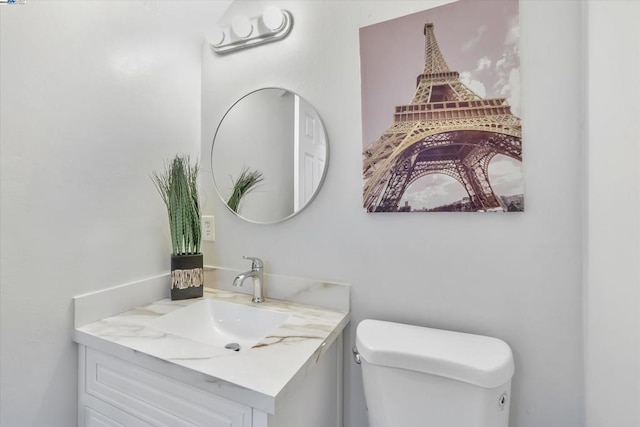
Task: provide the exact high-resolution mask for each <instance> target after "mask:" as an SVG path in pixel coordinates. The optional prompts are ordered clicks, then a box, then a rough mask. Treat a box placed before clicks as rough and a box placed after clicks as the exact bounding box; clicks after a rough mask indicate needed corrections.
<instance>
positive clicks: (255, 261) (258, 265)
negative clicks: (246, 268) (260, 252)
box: [242, 256, 264, 270]
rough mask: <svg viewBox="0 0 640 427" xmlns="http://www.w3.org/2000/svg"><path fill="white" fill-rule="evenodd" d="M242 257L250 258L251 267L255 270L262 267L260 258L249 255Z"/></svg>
mask: <svg viewBox="0 0 640 427" xmlns="http://www.w3.org/2000/svg"><path fill="white" fill-rule="evenodd" d="M242 258H244V259H250V260H251V269H252V270H256V269H258V268H264V262H262V260H261V259H260V258H256V257H251V256H243V257H242Z"/></svg>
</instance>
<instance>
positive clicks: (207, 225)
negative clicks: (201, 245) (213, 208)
mask: <svg viewBox="0 0 640 427" xmlns="http://www.w3.org/2000/svg"><path fill="white" fill-rule="evenodd" d="M202 240H204V241H205V242H215V240H216V227H215V222H214V221H213V215H211V216H204V215H203V216H202Z"/></svg>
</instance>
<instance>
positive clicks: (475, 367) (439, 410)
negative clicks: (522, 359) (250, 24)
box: [354, 320, 514, 427]
mask: <svg viewBox="0 0 640 427" xmlns="http://www.w3.org/2000/svg"><path fill="white" fill-rule="evenodd" d="M356 351H357V352H358V353H359V359H360V361H361V365H362V379H363V385H364V393H365V400H366V403H367V411H368V418H369V427H395V426H403V427H423V426H437V427H507V426H508V424H509V401H510V393H511V377H512V376H513V372H514V365H513V356H512V353H511V349H510V348H509V346H508V345H507V344H506V343H505V342H504V341H501V340H499V339H497V338H491V337H486V336H480V335H472V334H465V333H460V332H452V331H444V330H439V329H431V328H424V327H420V326H413V325H405V324H400V323H393V322H385V321H380V320H363V321H362V322H360V324H359V325H358V327H357V330H356V349H354V352H356Z"/></svg>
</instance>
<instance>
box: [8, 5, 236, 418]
mask: <svg viewBox="0 0 640 427" xmlns="http://www.w3.org/2000/svg"><path fill="white" fill-rule="evenodd" d="M226 5H227V3H225V2H217V3H216V2H212V3H208V4H207V3H203V2H147V1H144V2H142V1H121V2H111V1H98V2H94V1H82V2H79V1H47V2H43V1H40V2H39V1H28V2H27V3H26V4H25V5H14V6H11V5H0V91H1V93H2V95H1V96H0V140H1V142H2V145H1V150H0V151H1V155H0V197H1V201H0V236H1V240H0V369H1V372H0V425H2V427H71V426H74V425H75V423H76V400H77V394H76V391H77V374H76V372H77V358H76V345H75V344H73V343H72V341H71V332H72V328H73V310H72V306H71V298H72V297H73V296H74V295H79V294H82V293H85V292H89V291H93V290H97V289H103V288H107V287H111V286H115V285H119V284H123V283H127V282H132V281H135V280H140V279H144V278H148V277H151V276H156V275H158V274H161V273H165V272H167V271H168V270H169V254H170V252H171V244H170V241H169V234H168V226H167V219H166V211H165V210H164V207H163V204H162V200H161V199H160V196H158V194H157V193H156V190H155V189H154V187H153V184H152V182H151V179H150V178H149V174H150V172H151V171H152V170H154V169H161V168H162V167H163V163H164V161H165V159H168V158H170V157H172V156H173V155H175V153H177V152H191V153H193V154H194V156H196V155H197V154H198V153H199V149H200V67H201V65H200V58H201V52H200V46H201V44H202V41H203V39H204V36H205V33H204V31H203V30H204V29H208V28H211V22H215V21H216V20H217V18H218V16H219V15H220V14H221V13H222V11H223V10H224V9H225V7H226Z"/></svg>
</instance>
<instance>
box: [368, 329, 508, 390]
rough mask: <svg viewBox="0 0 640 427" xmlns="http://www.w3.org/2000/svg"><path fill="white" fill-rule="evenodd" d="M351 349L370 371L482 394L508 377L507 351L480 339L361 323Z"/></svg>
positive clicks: (494, 340) (499, 342) (492, 340)
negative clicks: (448, 383) (381, 369)
mask: <svg viewBox="0 0 640 427" xmlns="http://www.w3.org/2000/svg"><path fill="white" fill-rule="evenodd" d="M356 347H357V348H358V352H359V353H360V356H361V357H362V358H363V359H364V360H365V361H366V362H367V363H370V364H372V365H380V366H388V367H392V368H402V369H409V370H412V371H418V372H424V373H428V374H433V375H439V376H441V377H446V378H452V379H455V380H458V381H464V382H466V383H470V384H475V385H477V386H480V387H484V388H494V387H499V386H501V385H502V384H505V383H506V382H508V381H509V380H510V379H511V377H512V376H513V372H514V365H513V355H512V353H511V348H509V345H507V343H505V342H504V341H502V340H499V339H497V338H491V337H486V336H481V335H472V334H465V333H462V332H452V331H444V330H440V329H431V328H425V327H421V326H413V325H405V324H401V323H393V322H385V321H381V320H371V319H367V320H363V321H362V322H360V324H359V325H358V327H357V330H356Z"/></svg>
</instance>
